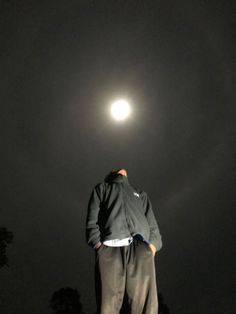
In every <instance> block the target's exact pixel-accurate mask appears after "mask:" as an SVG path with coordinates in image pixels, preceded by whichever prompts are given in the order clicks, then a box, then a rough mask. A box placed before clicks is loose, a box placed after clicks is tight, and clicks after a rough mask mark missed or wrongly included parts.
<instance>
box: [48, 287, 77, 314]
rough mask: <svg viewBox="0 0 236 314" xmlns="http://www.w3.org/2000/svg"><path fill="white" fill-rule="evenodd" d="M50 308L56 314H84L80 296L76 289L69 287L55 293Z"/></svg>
mask: <svg viewBox="0 0 236 314" xmlns="http://www.w3.org/2000/svg"><path fill="white" fill-rule="evenodd" d="M50 307H51V309H52V310H53V313H54V314H83V312H82V304H81V302H80V294H79V293H78V291H77V290H76V289H72V288H68V287H67V288H61V289H59V290H57V291H55V292H54V293H53V295H52V298H51V300H50Z"/></svg>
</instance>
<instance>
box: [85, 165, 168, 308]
mask: <svg viewBox="0 0 236 314" xmlns="http://www.w3.org/2000/svg"><path fill="white" fill-rule="evenodd" d="M86 237H87V242H88V244H89V245H90V246H92V247H93V248H94V249H95V251H96V265H95V267H96V273H95V275H96V288H97V303H98V313H100V314H118V313H120V310H121V308H122V304H123V300H124V296H126V299H127V300H128V307H129V312H130V313H132V314H157V311H158V301H157V289H156V275H155V263H154V256H155V254H156V251H158V250H160V249H161V247H162V240H161V235H160V233H159V229H158V225H157V222H156V219H155V217H154V214H153V211H152V205H151V202H150V200H149V198H148V196H147V194H146V193H145V192H143V191H139V190H136V189H134V188H133V187H132V186H131V185H130V184H129V181H128V177H127V171H126V170H125V169H120V170H118V171H115V172H111V173H110V175H108V176H107V177H106V179H105V181H104V182H103V183H100V184H98V185H96V186H95V188H94V189H93V192H92V195H91V197H90V201H89V205H88V213H87V221H86ZM126 313H127V314H128V312H126Z"/></svg>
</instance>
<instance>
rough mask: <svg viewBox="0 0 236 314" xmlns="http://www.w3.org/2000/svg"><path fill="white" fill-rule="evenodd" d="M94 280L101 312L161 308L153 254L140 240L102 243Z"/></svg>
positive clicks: (141, 313)
mask: <svg viewBox="0 0 236 314" xmlns="http://www.w3.org/2000/svg"><path fill="white" fill-rule="evenodd" d="M95 283H96V293H97V305H98V313H99V314H118V313H125V314H129V313H132V314H157V312H158V301H157V289H156V274H155V264H154V257H153V255H152V252H151V250H150V248H149V247H148V246H147V245H146V244H145V243H143V242H141V241H138V240H136V239H134V241H133V242H132V243H131V244H130V245H129V246H124V247H108V246H102V247H101V248H100V249H99V250H98V252H97V253H96V264H95Z"/></svg>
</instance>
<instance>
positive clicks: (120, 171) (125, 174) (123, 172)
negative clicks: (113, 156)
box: [117, 169, 128, 177]
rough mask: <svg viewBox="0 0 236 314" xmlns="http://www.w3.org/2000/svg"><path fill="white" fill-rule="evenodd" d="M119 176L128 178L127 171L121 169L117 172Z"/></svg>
mask: <svg viewBox="0 0 236 314" xmlns="http://www.w3.org/2000/svg"><path fill="white" fill-rule="evenodd" d="M117 174H121V175H122V176H125V177H127V176H128V174H127V171H126V169H120V170H118V171H117Z"/></svg>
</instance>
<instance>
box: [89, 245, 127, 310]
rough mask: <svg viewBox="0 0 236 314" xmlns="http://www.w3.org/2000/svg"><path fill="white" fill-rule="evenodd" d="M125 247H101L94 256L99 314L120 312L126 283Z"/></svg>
mask: <svg viewBox="0 0 236 314" xmlns="http://www.w3.org/2000/svg"><path fill="white" fill-rule="evenodd" d="M125 250H126V248H125V247H108V246H105V245H104V246H103V247H102V248H101V249H99V250H98V252H97V256H96V266H95V267H96V277H97V282H96V290H97V291H96V292H97V305H98V313H99V314H118V313H119V312H120V309H121V306H122V302H123V297H124V291H125V282H126V258H125Z"/></svg>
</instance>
